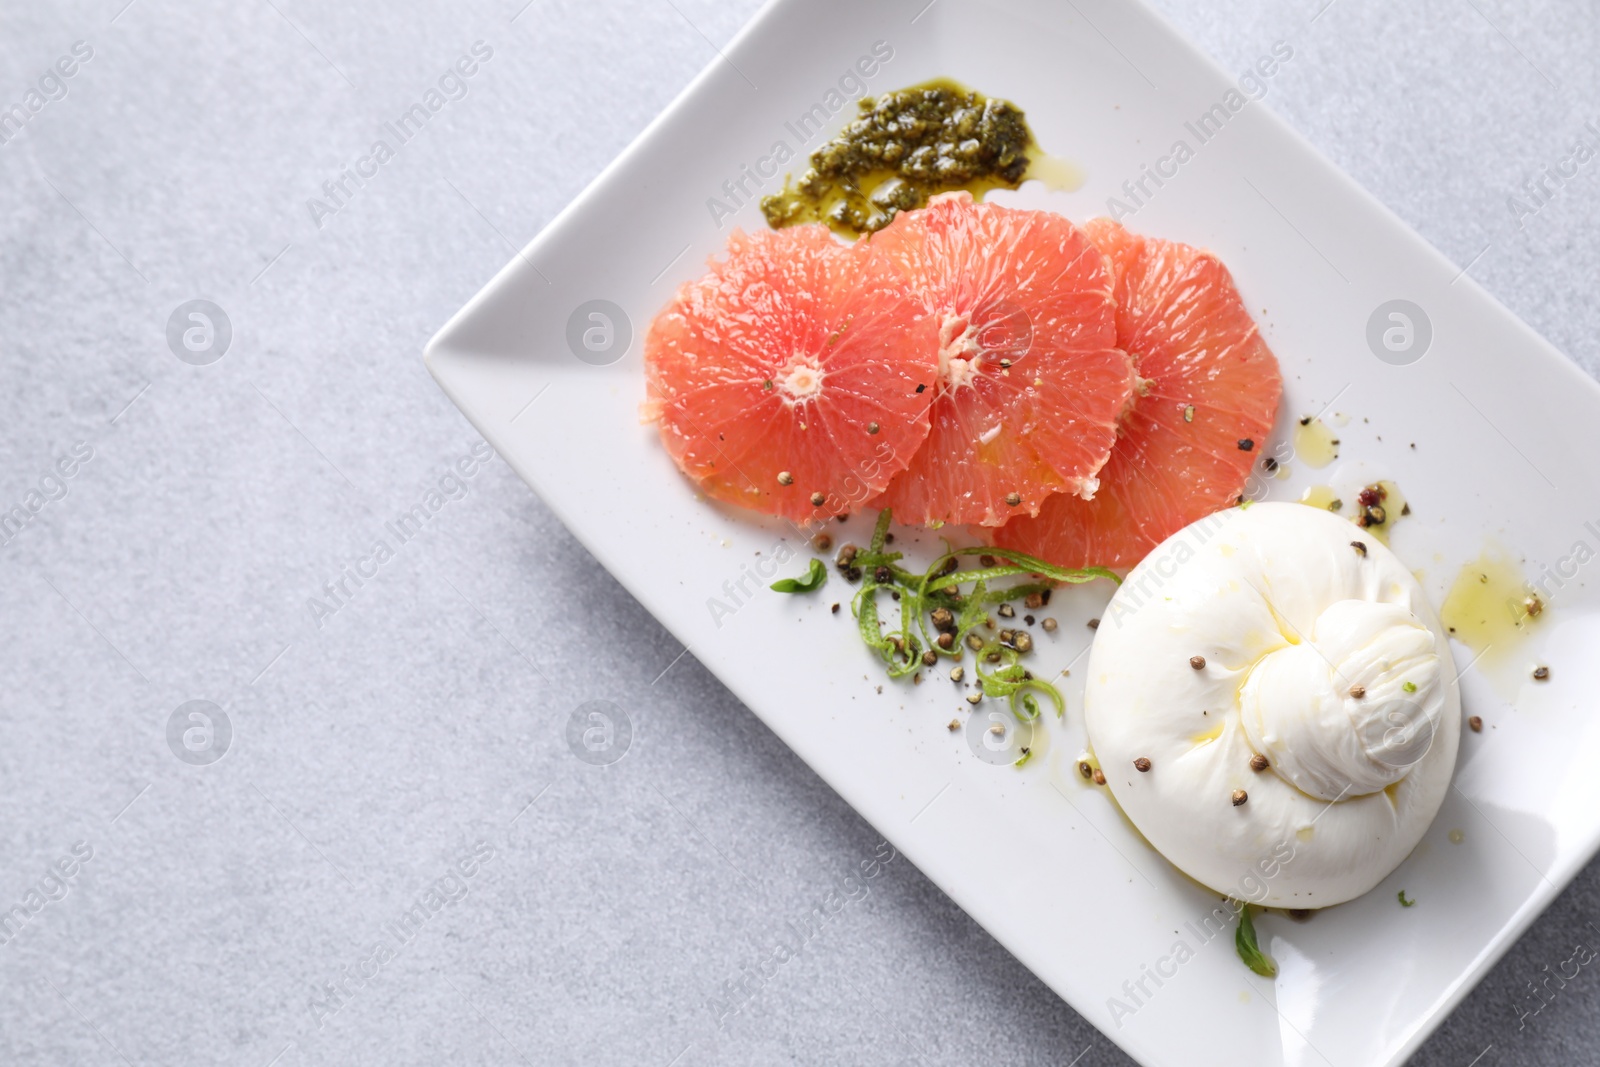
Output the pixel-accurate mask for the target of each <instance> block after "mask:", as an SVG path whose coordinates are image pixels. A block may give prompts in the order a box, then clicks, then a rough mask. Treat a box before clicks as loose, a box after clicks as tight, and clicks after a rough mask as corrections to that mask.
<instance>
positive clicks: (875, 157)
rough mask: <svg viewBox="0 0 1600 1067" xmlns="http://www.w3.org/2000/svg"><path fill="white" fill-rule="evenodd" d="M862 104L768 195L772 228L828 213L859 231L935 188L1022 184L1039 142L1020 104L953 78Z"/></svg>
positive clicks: (918, 202) (844, 230) (836, 225)
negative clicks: (798, 172)
mask: <svg viewBox="0 0 1600 1067" xmlns="http://www.w3.org/2000/svg"><path fill="white" fill-rule="evenodd" d="M857 106H858V107H859V108H860V111H861V114H860V117H858V118H856V119H854V120H853V121H851V122H850V123H849V124H848V125H846V126H845V128H844V129H843V130H841V131H840V132H839V134H838V135H837V136H835V137H834V138H833V139H832V140H829V141H828V142H826V143H825V144H823V145H822V147H820V148H818V149H817V150H816V151H815V152H813V153H812V154H811V166H810V167H809V168H808V169H807V170H806V172H805V173H804V174H802V175H801V176H800V178H799V180H795V179H794V178H793V177H792V176H791V177H790V178H788V179H787V180H785V182H784V187H783V192H781V193H776V194H774V195H772V196H769V197H766V198H764V199H763V200H762V201H761V213H762V214H763V215H765V216H766V218H767V223H768V225H770V226H771V227H772V228H773V229H782V228H783V227H785V226H792V225H794V224H796V223H801V222H823V223H826V224H827V225H828V227H829V228H830V229H832V230H833V231H834V232H835V233H838V234H842V235H844V236H847V237H859V236H861V235H862V234H866V233H872V232H874V231H877V230H881V229H883V228H884V227H885V226H887V225H889V223H890V221H891V220H893V219H894V217H895V215H897V214H898V213H900V212H902V211H909V210H910V209H912V208H917V207H921V206H922V205H923V204H925V203H927V202H928V198H929V197H930V196H932V195H934V194H935V193H942V192H948V191H950V190H952V189H966V190H968V191H969V192H971V193H972V194H973V195H974V196H979V197H981V196H982V195H983V194H984V193H985V192H988V191H989V190H990V189H1015V188H1016V187H1017V186H1019V185H1021V184H1022V182H1023V179H1024V178H1025V177H1027V171H1028V165H1029V157H1028V153H1030V152H1035V151H1036V150H1037V146H1036V144H1035V143H1034V140H1033V133H1032V131H1031V130H1029V129H1028V123H1027V121H1026V118H1025V116H1024V115H1023V113H1022V109H1021V108H1019V107H1017V106H1016V105H1015V104H1012V103H1010V102H1009V101H1006V100H997V99H994V98H992V97H986V96H984V95H983V94H982V93H979V92H975V91H974V90H972V89H969V88H967V87H966V86H964V85H961V84H959V83H957V82H954V81H950V80H949V79H946V78H936V79H934V80H933V81H928V82H923V83H922V84H921V85H913V86H910V87H908V88H905V89H897V90H895V91H894V92H890V93H884V94H883V95H882V96H879V97H877V98H873V97H865V98H863V99H862V100H860V101H859V102H858V104H857Z"/></svg>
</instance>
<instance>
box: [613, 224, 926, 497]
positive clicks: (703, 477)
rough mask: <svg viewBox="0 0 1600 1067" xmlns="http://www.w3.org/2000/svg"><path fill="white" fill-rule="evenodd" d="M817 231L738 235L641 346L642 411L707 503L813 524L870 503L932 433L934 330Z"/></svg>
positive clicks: (904, 299) (899, 294) (916, 308)
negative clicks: (644, 387) (654, 423)
mask: <svg viewBox="0 0 1600 1067" xmlns="http://www.w3.org/2000/svg"><path fill="white" fill-rule="evenodd" d="M861 267H862V265H861V264H860V263H859V262H858V257H857V255H856V254H855V252H854V250H853V249H851V248H849V247H847V246H845V245H841V244H840V243H839V242H838V241H836V240H835V239H834V237H833V236H832V234H830V233H829V232H828V230H827V228H826V227H823V226H821V225H811V226H796V227H792V228H790V229H786V230H782V231H779V232H776V233H767V232H759V233H755V234H744V233H742V232H740V233H735V234H734V235H733V237H732V238H731V239H730V240H729V242H728V254H727V256H726V258H725V259H722V260H720V261H718V260H715V259H713V260H712V262H711V264H710V271H709V272H708V273H707V274H706V275H705V276H704V277H701V278H699V279H697V280H695V281H691V282H688V283H685V284H684V286H683V287H682V288H681V289H680V290H679V291H678V294H677V295H676V296H675V297H674V298H673V300H672V302H671V303H669V304H668V305H667V306H666V307H665V308H664V309H662V311H661V312H660V313H659V314H658V315H657V316H656V319H655V322H654V323H652V324H651V327H650V332H649V335H648V337H647V338H646V341H645V373H646V381H647V398H648V399H647V400H646V404H645V409H644V413H645V416H646V418H647V419H654V420H656V421H658V422H659V425H660V429H661V440H662V442H663V444H664V445H665V446H666V449H667V452H668V453H669V454H670V455H671V456H672V458H673V460H674V461H676V462H677V464H678V466H679V467H680V468H681V469H682V470H683V472H684V473H685V474H687V475H688V476H689V477H691V478H693V479H694V480H695V481H697V482H698V483H699V485H700V488H701V490H702V491H703V492H704V493H705V494H706V495H707V496H710V497H713V498H715V499H717V500H724V501H727V502H729V503H733V504H740V505H743V506H744V507H748V508H754V509H755V510H757V511H762V512H766V513H768V514H773V515H782V516H784V517H786V518H789V519H792V520H795V521H811V520H817V519H824V518H829V517H832V516H834V515H840V514H843V513H845V512H847V511H850V510H851V509H852V508H854V507H857V506H859V505H861V504H863V503H865V502H866V501H867V500H869V499H871V498H872V497H874V496H876V495H877V494H878V493H879V492H881V491H882V490H883V488H884V487H885V486H886V485H887V484H888V482H889V479H890V478H891V477H892V476H893V475H894V474H895V473H896V472H898V471H900V470H902V469H904V468H905V466H906V464H907V463H909V462H910V460H911V457H912V456H913V455H914V454H915V453H916V451H917V449H918V447H919V446H921V444H922V442H923V439H924V438H926V437H927V435H928V403H929V401H930V400H931V399H932V397H933V388H932V387H933V384H934V381H935V371H936V369H937V363H936V360H937V355H938V337H937V330H936V327H935V325H934V322H933V320H932V318H931V317H929V316H928V315H927V314H926V313H925V312H924V311H923V310H922V308H921V307H920V305H919V304H918V303H917V302H916V301H915V300H913V299H911V298H910V297H909V296H908V295H907V294H906V293H905V292H904V290H903V289H902V290H899V291H897V290H896V289H894V288H892V287H890V285H889V284H887V283H888V282H889V281H894V280H895V279H885V278H883V277H882V276H881V275H880V274H877V273H874V272H873V271H871V270H865V271H864V270H862V269H861Z"/></svg>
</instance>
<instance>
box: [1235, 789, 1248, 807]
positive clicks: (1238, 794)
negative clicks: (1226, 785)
mask: <svg viewBox="0 0 1600 1067" xmlns="http://www.w3.org/2000/svg"><path fill="white" fill-rule="evenodd" d="M1249 799H1250V794H1249V793H1246V792H1245V791H1244V790H1243V789H1235V790H1234V791H1233V806H1234V807H1236V808H1237V807H1238V806H1239V805H1241V804H1243V803H1244V802H1245V801H1247V800H1249Z"/></svg>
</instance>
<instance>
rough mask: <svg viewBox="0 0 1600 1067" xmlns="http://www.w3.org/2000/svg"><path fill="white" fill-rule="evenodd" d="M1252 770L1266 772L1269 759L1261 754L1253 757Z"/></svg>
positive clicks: (1251, 760)
mask: <svg viewBox="0 0 1600 1067" xmlns="http://www.w3.org/2000/svg"><path fill="white" fill-rule="evenodd" d="M1250 769H1251V770H1252V771H1264V770H1266V769H1267V757H1265V756H1263V755H1262V754H1261V753H1259V752H1257V753H1256V754H1255V755H1254V756H1251V757H1250Z"/></svg>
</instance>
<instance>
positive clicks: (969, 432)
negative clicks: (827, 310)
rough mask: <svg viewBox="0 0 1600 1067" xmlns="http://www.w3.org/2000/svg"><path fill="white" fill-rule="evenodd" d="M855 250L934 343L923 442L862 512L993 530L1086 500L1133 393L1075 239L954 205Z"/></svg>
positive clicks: (1094, 262) (1088, 249)
mask: <svg viewBox="0 0 1600 1067" xmlns="http://www.w3.org/2000/svg"><path fill="white" fill-rule="evenodd" d="M857 248H858V249H859V250H860V251H861V253H862V256H863V260H864V262H865V263H866V264H868V265H869V266H870V267H872V268H873V269H875V270H878V271H880V272H889V273H898V274H899V275H900V277H901V278H902V285H903V286H904V287H905V289H906V290H907V291H908V292H910V293H911V294H912V296H913V297H914V298H915V299H916V300H917V302H918V303H920V305H921V308H922V310H923V312H924V313H925V315H926V316H927V317H928V318H930V319H931V320H932V321H933V323H934V324H935V326H936V330H937V337H936V339H935V340H936V343H935V346H934V348H935V351H936V352H937V353H938V368H937V369H938V385H937V388H936V390H935V394H934V397H933V407H932V429H931V430H930V432H929V434H928V440H927V442H926V443H925V444H924V445H923V446H922V449H921V450H920V451H919V452H917V454H916V455H915V456H914V457H913V458H912V460H911V464H910V466H909V467H908V468H907V469H906V471H905V472H904V473H903V474H899V475H897V476H896V477H895V478H894V480H893V481H892V482H890V483H889V488H888V490H887V491H886V492H885V493H884V495H883V496H882V498H880V499H879V500H878V501H876V502H875V503H876V505H877V506H879V507H887V508H892V509H893V510H894V515H895V518H896V519H897V520H898V521H900V522H906V523H972V524H978V525H984V526H998V525H1000V524H1001V523H1003V522H1005V521H1006V520H1008V519H1010V518H1012V517H1013V516H1016V515H1033V514H1036V513H1037V512H1038V510H1039V507H1040V505H1041V504H1043V503H1044V501H1045V499H1046V498H1047V497H1048V496H1050V495H1051V494H1054V493H1074V494H1082V495H1085V496H1088V495H1092V494H1093V493H1094V491H1095V488H1096V484H1097V483H1096V480H1095V475H1096V472H1097V471H1099V469H1100V467H1101V465H1102V464H1104V463H1105V461H1106V457H1107V455H1108V454H1109V453H1110V451H1111V446H1112V444H1113V443H1114V442H1115V440H1116V424H1117V415H1118V414H1119V412H1121V411H1122V409H1123V407H1124V405H1125V404H1126V402H1127V400H1128V397H1129V395H1130V394H1131V392H1132V389H1133V384H1134V379H1133V376H1132V370H1131V362H1130V360H1129V358H1128V356H1127V354H1126V353H1125V352H1123V351H1122V350H1121V349H1120V348H1118V347H1117V339H1116V322H1115V318H1114V309H1113V305H1112V297H1111V276H1110V274H1109V272H1108V271H1107V267H1106V263H1105V261H1104V258H1103V257H1102V256H1101V254H1100V252H1099V251H1098V249H1096V248H1095V246H1094V244H1093V242H1092V241H1090V240H1089V238H1088V237H1087V236H1086V235H1085V234H1084V233H1083V231H1081V230H1079V229H1078V228H1077V227H1076V226H1074V225H1073V224H1072V223H1071V222H1069V221H1067V220H1066V219H1065V218H1062V217H1061V216H1060V215H1055V214H1052V213H1049V212H1043V211H1020V210H1014V209H1011V208H1005V207H1000V206H998V205H995V204H981V203H977V202H975V201H974V200H973V199H972V196H971V194H970V193H965V192H956V193H946V194H943V195H940V196H936V197H934V198H933V199H932V200H930V201H929V203H928V206H927V207H925V208H922V209H920V210H916V211H908V212H904V213H902V214H901V215H899V216H898V217H897V218H896V219H895V220H894V222H892V223H891V224H890V225H889V226H887V227H885V228H884V229H883V230H882V231H880V232H878V233H876V234H873V235H872V236H871V237H869V238H867V239H866V240H865V241H863V242H862V243H861V244H859V245H858V246H857Z"/></svg>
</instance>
